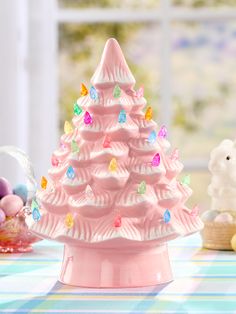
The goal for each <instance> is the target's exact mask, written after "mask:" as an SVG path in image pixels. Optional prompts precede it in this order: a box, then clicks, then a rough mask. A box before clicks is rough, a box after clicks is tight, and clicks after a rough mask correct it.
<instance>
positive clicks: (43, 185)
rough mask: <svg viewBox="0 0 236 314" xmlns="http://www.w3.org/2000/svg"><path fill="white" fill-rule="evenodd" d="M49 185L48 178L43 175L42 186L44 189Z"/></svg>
mask: <svg viewBox="0 0 236 314" xmlns="http://www.w3.org/2000/svg"><path fill="white" fill-rule="evenodd" d="M47 185H48V180H47V179H46V178H45V177H44V176H43V177H42V178H41V188H42V189H43V190H46V188H47Z"/></svg>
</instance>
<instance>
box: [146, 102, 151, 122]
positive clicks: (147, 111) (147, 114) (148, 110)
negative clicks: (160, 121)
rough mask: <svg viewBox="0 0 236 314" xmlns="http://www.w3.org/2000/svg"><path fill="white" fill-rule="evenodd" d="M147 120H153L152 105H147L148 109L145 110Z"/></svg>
mask: <svg viewBox="0 0 236 314" xmlns="http://www.w3.org/2000/svg"><path fill="white" fill-rule="evenodd" d="M145 120H147V121H150V120H152V107H150V106H149V107H147V110H146V112H145Z"/></svg>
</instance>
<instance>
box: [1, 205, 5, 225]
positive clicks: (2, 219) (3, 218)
mask: <svg viewBox="0 0 236 314" xmlns="http://www.w3.org/2000/svg"><path fill="white" fill-rule="evenodd" d="M5 220H6V215H5V213H4V211H3V210H2V209H1V208H0V224H1V223H3V222H4V221H5Z"/></svg>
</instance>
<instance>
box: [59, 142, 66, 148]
mask: <svg viewBox="0 0 236 314" xmlns="http://www.w3.org/2000/svg"><path fill="white" fill-rule="evenodd" d="M60 148H61V149H62V150H65V149H66V145H65V144H64V143H62V142H61V144H60Z"/></svg>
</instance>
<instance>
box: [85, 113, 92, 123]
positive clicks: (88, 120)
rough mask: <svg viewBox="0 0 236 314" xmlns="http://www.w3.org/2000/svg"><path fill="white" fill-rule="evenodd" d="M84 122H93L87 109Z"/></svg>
mask: <svg viewBox="0 0 236 314" xmlns="http://www.w3.org/2000/svg"><path fill="white" fill-rule="evenodd" d="M84 123H85V124H87V125H89V124H92V123H93V119H92V117H91V115H90V113H89V112H88V111H86V112H85V114H84Z"/></svg>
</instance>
